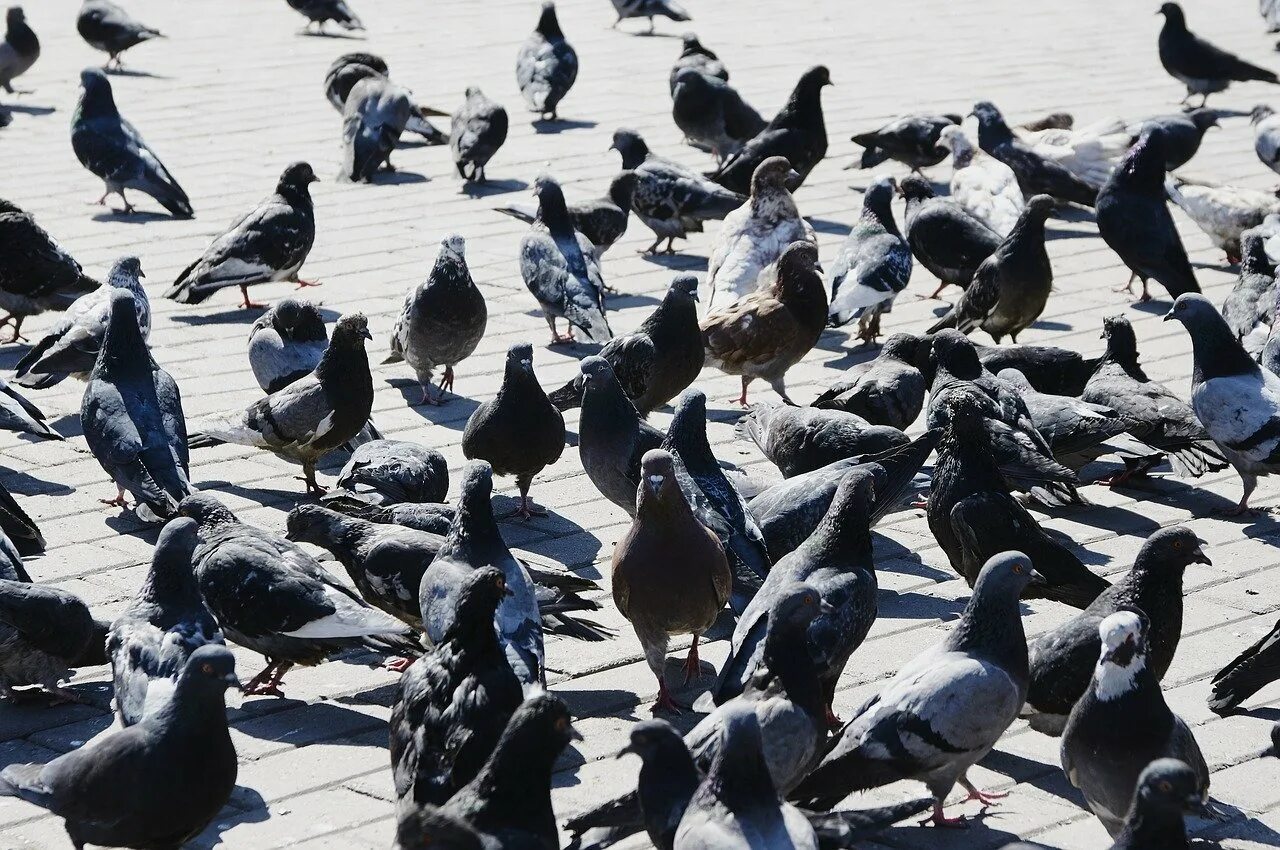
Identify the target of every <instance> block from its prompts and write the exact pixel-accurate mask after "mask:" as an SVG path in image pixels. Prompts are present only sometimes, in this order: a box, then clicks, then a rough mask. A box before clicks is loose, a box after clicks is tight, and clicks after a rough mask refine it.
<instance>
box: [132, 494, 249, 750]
mask: <svg viewBox="0 0 1280 850" xmlns="http://www.w3.org/2000/svg"><path fill="white" fill-rule="evenodd" d="M196 544H197V539H196V523H195V521H194V520H191V519H188V518H187V517H178V518H176V519H173V520H171V521H170V522H169V523H168V524H166V525H165V527H164V528H163V529H161V531H160V536H159V538H157V539H156V549H155V552H154V553H153V554H152V556H151V569H150V570H149V571H148V572H147V575H146V578H144V579H143V580H142V586H141V587H139V588H138V593H137V595H136V596H134V598H133V601H132V602H131V603H129V606H128V607H127V608H125V609H124V611H123V612H122V613H121V614H120V616H118V617H116V619H115V621H114V622H113V623H112V624H111V631H110V632H109V633H108V635H107V654H108V655H109V656H110V657H111V673H112V684H113V685H114V689H115V707H116V717H117V718H119V720H120V724H121V725H122V726H133V725H134V724H135V723H138V722H139V721H141V720H142V719H143V718H144V717H148V716H151V715H154V714H155V713H157V712H158V711H161V710H163V709H164V708H165V707H166V706H167V705H168V704H169V702H170V701H171V700H172V699H173V695H174V692H175V690H176V688H177V685H178V677H179V676H181V675H182V671H183V669H184V668H185V667H186V666H187V660H188V659H189V658H190V657H191V654H192V653H193V652H195V651H196V650H197V649H199V648H200V647H202V646H204V645H206V644H211V643H212V644H222V643H224V641H223V638H222V630H221V629H219V628H218V623H217V621H216V620H215V619H214V617H213V613H212V612H211V611H210V610H209V607H208V606H207V605H205V603H204V599H203V598H202V597H201V596H200V587H199V586H198V585H197V583H196V576H195V566H194V555H195V551H196Z"/></svg>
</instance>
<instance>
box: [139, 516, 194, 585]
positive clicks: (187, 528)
mask: <svg viewBox="0 0 1280 850" xmlns="http://www.w3.org/2000/svg"><path fill="white" fill-rule="evenodd" d="M197 542H198V541H197V536H196V523H195V520H193V519H190V518H188V517H184V516H179V517H175V518H174V519H171V520H169V522H168V523H166V524H165V527H164V528H162V529H160V536H159V537H158V538H156V548H155V551H154V552H153V553H152V556H151V570H150V571H149V572H148V573H147V577H146V579H144V580H143V584H142V588H141V589H140V590H139V592H138V595H139V596H140V597H143V598H147V599H154V598H156V597H164V598H167V599H178V598H184V597H187V598H199V590H198V589H197V587H196V579H195V572H194V568H193V566H192V558H193V556H194V555H195V551H196V543H197Z"/></svg>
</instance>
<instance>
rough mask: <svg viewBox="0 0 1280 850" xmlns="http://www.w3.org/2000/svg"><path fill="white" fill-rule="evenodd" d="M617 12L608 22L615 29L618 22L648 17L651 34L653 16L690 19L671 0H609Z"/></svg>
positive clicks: (678, 19) (677, 19) (651, 32)
mask: <svg viewBox="0 0 1280 850" xmlns="http://www.w3.org/2000/svg"><path fill="white" fill-rule="evenodd" d="M611 2H612V3H613V8H614V9H615V10H616V11H617V13H618V19H617V20H616V21H614V22H613V23H612V24H610V27H612V28H614V29H617V26H618V24H620V23H622V22H623V21H625V20H629V19H631V18H648V19H649V35H653V19H654V16H655V15H656V16H659V17H663V18H670V19H671V20H673V21H690V20H693V19H692V18H690V17H689V13H688V12H686V11H685V10H684V9H683V8H681V7H680V6H679V5H678V4H676V3H675V2H674V1H673V0H611Z"/></svg>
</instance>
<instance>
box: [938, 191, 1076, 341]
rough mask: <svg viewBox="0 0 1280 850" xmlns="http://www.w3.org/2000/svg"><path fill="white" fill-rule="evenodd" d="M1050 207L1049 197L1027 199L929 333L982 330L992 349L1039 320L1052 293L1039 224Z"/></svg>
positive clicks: (1046, 253) (1051, 207)
mask: <svg viewBox="0 0 1280 850" xmlns="http://www.w3.org/2000/svg"><path fill="white" fill-rule="evenodd" d="M1053 209H1054V201H1053V198H1051V197H1049V196H1048V195H1033V196H1032V197H1031V198H1029V199H1028V200H1027V205H1026V206H1025V207H1023V209H1022V212H1021V213H1019V214H1018V221H1017V223H1015V224H1014V226H1013V229H1012V230H1010V231H1009V235H1008V236H1006V237H1005V238H1004V241H1003V242H1001V243H1000V245H999V247H997V248H996V250H995V251H994V252H993V253H992V254H991V256H989V257H987V258H986V259H985V260H983V261H982V263H981V264H980V265H979V266H978V269H977V271H975V272H974V275H973V281H972V282H971V283H970V284H969V285H968V286H967V287H965V290H964V292H963V293H961V295H960V297H959V298H958V299H956V302H955V304H953V305H952V306H951V309H950V310H949V311H948V312H947V313H946V314H944V315H943V316H942V318H940V319H939V320H938V321H937V322H935V323H934V324H933V326H932V327H931V328H929V331H928V332H929V333H931V334H934V333H937V332H938V331H940V330H942V329H943V328H956V329H957V330H959V331H960V332H961V333H966V334H967V333H971V332H972V331H974V330H975V329H977V328H981V329H982V330H984V331H986V332H987V333H988V334H990V335H991V338H992V339H993V340H995V342H996V344H997V345H999V344H1000V341H1001V340H1002V339H1004V337H1005V336H1006V335H1007V336H1008V337H1009V339H1011V340H1012V341H1013V342H1015V343H1016V342H1017V341H1018V334H1020V333H1022V332H1023V331H1024V330H1026V329H1027V328H1028V327H1030V326H1031V325H1032V324H1033V323H1034V322H1035V320H1036V319H1038V318H1040V314H1041V313H1043V312H1044V308H1045V305H1047V304H1048V303H1049V292H1050V290H1052V289H1053V267H1052V265H1051V264H1050V263H1049V253H1048V252H1047V251H1046V250H1045V243H1044V238H1045V237H1044V222H1045V219H1047V218H1048V217H1049V215H1050V213H1052V212H1053Z"/></svg>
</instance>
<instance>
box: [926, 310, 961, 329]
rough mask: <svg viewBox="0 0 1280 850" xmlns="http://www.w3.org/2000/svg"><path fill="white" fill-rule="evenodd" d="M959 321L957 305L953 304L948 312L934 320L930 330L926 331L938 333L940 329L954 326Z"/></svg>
mask: <svg viewBox="0 0 1280 850" xmlns="http://www.w3.org/2000/svg"><path fill="white" fill-rule="evenodd" d="M959 323H960V314H959V313H958V312H957V311H956V308H955V305H954V304H953V305H951V307H950V308H949V309H948V310H947V312H945V313H943V314H942V318H940V319H938V321H936V322H934V323H933V326H932V327H930V328H929V330H927V331H925V333H928V334H936V333H937V332H938V331H940V330H944V329H946V328H954V327H956V326H957V325H959Z"/></svg>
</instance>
